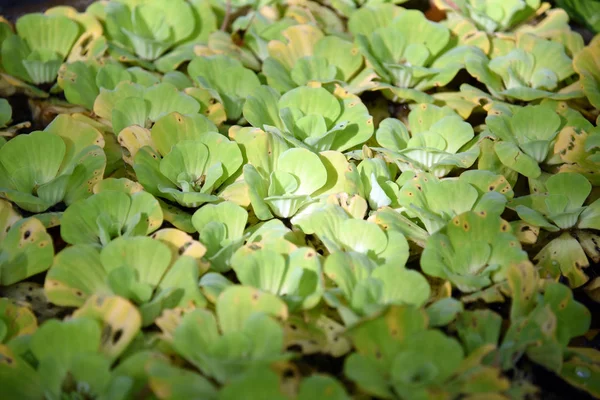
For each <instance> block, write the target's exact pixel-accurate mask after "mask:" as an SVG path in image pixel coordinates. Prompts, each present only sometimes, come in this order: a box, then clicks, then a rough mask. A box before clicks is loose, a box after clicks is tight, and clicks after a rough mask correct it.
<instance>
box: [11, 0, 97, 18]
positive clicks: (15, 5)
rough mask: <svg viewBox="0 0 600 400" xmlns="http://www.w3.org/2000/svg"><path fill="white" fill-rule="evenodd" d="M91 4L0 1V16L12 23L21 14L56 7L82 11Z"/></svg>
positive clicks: (56, 0) (59, 0)
mask: <svg viewBox="0 0 600 400" xmlns="http://www.w3.org/2000/svg"><path fill="white" fill-rule="evenodd" d="M92 2H93V0H0V15H2V16H3V17H4V18H6V19H8V20H9V21H13V22H14V21H15V20H16V19H17V18H18V17H19V16H21V15H23V14H26V13H32V12H42V11H44V10H45V9H47V8H50V7H56V6H72V7H75V8H77V9H78V10H79V11H83V10H85V9H86V7H87V6H88V5H90V4H91V3H92Z"/></svg>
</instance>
